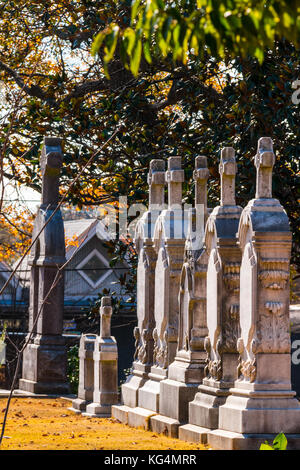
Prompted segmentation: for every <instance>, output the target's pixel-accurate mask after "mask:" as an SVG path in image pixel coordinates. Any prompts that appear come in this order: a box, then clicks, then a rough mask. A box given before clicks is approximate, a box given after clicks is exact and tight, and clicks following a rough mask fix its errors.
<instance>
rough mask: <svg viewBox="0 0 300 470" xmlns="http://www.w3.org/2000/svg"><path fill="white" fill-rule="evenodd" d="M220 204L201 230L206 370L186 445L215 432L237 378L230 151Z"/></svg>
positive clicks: (235, 217)
mask: <svg viewBox="0 0 300 470" xmlns="http://www.w3.org/2000/svg"><path fill="white" fill-rule="evenodd" d="M219 171H220V175H221V205H220V206H217V207H215V208H214V210H213V212H212V213H211V215H210V216H209V218H208V221H207V224H206V230H205V248H206V251H207V254H208V257H209V258H208V270H207V300H206V302H207V327H208V336H207V337H206V339H205V344H204V346H205V349H206V353H207V354H206V366H205V369H204V378H203V384H202V385H200V386H199V392H198V393H197V395H196V396H195V399H194V401H192V402H191V403H190V404H189V424H190V425H194V427H193V429H192V428H191V429H190V431H191V433H190V438H191V440H196V441H199V440H202V441H204V442H205V440H206V437H207V432H208V431H209V430H210V429H216V428H217V427H218V415H219V406H220V405H222V404H224V403H225V399H226V397H227V396H228V394H229V389H230V387H232V385H233V383H234V380H235V378H236V364H237V359H238V351H237V347H236V341H237V338H238V334H239V269H240V261H241V254H240V250H239V247H238V245H237V238H236V233H237V229H238V224H239V218H240V214H241V211H242V209H241V207H239V206H236V203H235V174H236V162H235V156H234V150H233V148H231V147H227V148H224V149H223V150H222V153H221V161H220V165H219Z"/></svg>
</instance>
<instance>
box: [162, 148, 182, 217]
mask: <svg viewBox="0 0 300 470" xmlns="http://www.w3.org/2000/svg"><path fill="white" fill-rule="evenodd" d="M165 175H166V182H167V183H168V206H169V208H172V207H174V206H176V208H178V206H181V204H182V183H183V182H184V170H182V169H181V157H169V158H168V170H167V171H166V173H165Z"/></svg>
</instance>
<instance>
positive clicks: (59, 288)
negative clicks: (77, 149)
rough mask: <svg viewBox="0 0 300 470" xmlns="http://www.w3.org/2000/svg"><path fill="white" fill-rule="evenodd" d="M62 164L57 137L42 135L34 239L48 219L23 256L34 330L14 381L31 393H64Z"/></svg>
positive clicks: (65, 383) (30, 318)
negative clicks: (39, 198) (19, 375)
mask: <svg viewBox="0 0 300 470" xmlns="http://www.w3.org/2000/svg"><path fill="white" fill-rule="evenodd" d="M62 164H63V155H62V148H61V141H60V139H58V138H52V137H45V139H44V145H43V149H42V154H41V171H42V203H41V205H40V207H39V209H38V213H37V216H36V219H35V223H34V229H33V238H35V237H36V236H37V234H38V233H39V232H40V230H41V228H42V227H43V226H44V225H45V224H46V222H47V221H48V219H50V217H51V219H50V220H49V221H48V223H47V225H46V226H45V228H44V229H43V230H42V232H41V234H40V235H39V236H38V239H37V241H36V242H35V244H34V245H33V247H32V249H31V252H30V256H29V261H28V264H29V265H30V266H31V274H30V276H31V277H30V301H29V305H30V306H29V331H33V332H34V335H33V336H32V339H31V341H30V343H29V344H28V345H27V347H26V348H25V350H24V353H23V371H22V378H21V379H20V381H19V388H20V389H21V390H25V391H28V392H33V393H51V394H62V393H68V392H69V384H68V382H67V372H66V370H67V353H66V346H65V339H64V338H63V336H62V330H63V307H64V279H63V272H61V273H59V276H57V274H58V268H59V267H61V266H62V265H63V264H64V263H65V261H66V258H65V238H64V225H63V220H62V215H61V212H60V210H57V205H58V201H59V175H60V170H61V167H62ZM55 211H56V212H55ZM54 212H55V213H54ZM53 213H54V215H53Z"/></svg>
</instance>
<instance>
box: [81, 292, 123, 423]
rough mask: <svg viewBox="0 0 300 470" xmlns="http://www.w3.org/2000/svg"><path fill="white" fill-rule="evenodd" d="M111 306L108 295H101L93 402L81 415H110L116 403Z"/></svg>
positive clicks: (115, 355)
mask: <svg viewBox="0 0 300 470" xmlns="http://www.w3.org/2000/svg"><path fill="white" fill-rule="evenodd" d="M111 315H112V306H111V298H110V297H102V299H101V307H100V335H99V336H97V337H96V340H95V342H94V352H93V361H94V393H93V403H90V404H88V405H87V407H86V412H84V413H82V414H83V416H95V417H97V416H99V417H101V416H102V417H104V416H110V415H111V407H112V405H115V404H117V403H118V347H117V342H116V340H115V338H114V337H113V336H111Z"/></svg>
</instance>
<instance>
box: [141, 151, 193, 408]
mask: <svg viewBox="0 0 300 470" xmlns="http://www.w3.org/2000/svg"><path fill="white" fill-rule="evenodd" d="M166 181H167V183H168V209H167V210H164V211H163V212H162V213H161V214H160V216H159V217H158V219H157V222H156V225H155V230H154V246H155V249H156V252H157V261H156V268H155V306H154V317H155V329H154V331H153V338H154V351H153V366H152V367H151V371H150V373H149V380H148V381H147V382H146V383H145V384H144V385H143V387H141V388H140V389H139V406H140V407H142V408H146V409H148V410H151V411H153V412H156V413H157V412H158V411H159V395H160V382H161V380H163V379H165V378H167V370H168V366H169V364H170V363H171V362H172V361H173V360H174V358H175V354H176V349H177V337H178V314H179V307H178V291H179V282H180V273H181V267H182V263H183V256H184V245H185V239H186V234H187V225H188V220H187V214H186V213H185V212H184V210H183V208H182V182H183V181H184V171H183V170H182V169H181V158H180V157H170V158H169V159H168V171H167V172H166Z"/></svg>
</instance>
